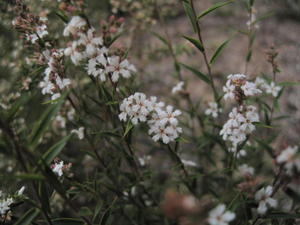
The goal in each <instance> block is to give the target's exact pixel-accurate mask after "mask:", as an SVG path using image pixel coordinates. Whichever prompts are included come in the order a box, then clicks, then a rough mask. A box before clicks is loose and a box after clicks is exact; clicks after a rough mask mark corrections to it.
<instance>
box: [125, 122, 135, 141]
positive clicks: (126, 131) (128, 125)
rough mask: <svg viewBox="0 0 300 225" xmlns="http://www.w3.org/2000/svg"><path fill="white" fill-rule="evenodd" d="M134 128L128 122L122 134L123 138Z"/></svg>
mask: <svg viewBox="0 0 300 225" xmlns="http://www.w3.org/2000/svg"><path fill="white" fill-rule="evenodd" d="M133 127H134V125H133V124H132V123H131V121H128V123H127V125H126V129H125V132H124V134H123V137H126V135H127V134H128V133H129V131H131V129H132V128H133Z"/></svg>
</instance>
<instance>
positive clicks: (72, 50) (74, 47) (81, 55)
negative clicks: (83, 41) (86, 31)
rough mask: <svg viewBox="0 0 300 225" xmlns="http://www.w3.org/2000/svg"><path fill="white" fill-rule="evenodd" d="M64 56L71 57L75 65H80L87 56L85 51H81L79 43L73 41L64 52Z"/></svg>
mask: <svg viewBox="0 0 300 225" xmlns="http://www.w3.org/2000/svg"><path fill="white" fill-rule="evenodd" d="M64 55H66V56H70V57H71V61H72V62H73V63H74V65H78V64H79V63H80V62H81V61H82V60H84V59H86V57H87V55H86V53H85V52H83V51H79V42H78V41H73V42H72V43H71V45H70V46H69V47H67V48H66V49H65V50H64Z"/></svg>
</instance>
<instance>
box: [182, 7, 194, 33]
mask: <svg viewBox="0 0 300 225" xmlns="http://www.w3.org/2000/svg"><path fill="white" fill-rule="evenodd" d="M183 8H184V11H185V13H186V14H187V16H188V17H189V19H190V22H191V24H192V26H193V30H194V32H196V31H197V18H196V15H195V14H194V11H193V9H192V7H191V5H190V3H189V2H187V1H183Z"/></svg>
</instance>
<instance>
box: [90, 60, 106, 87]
mask: <svg viewBox="0 0 300 225" xmlns="http://www.w3.org/2000/svg"><path fill="white" fill-rule="evenodd" d="M106 66H107V60H106V58H105V56H104V55H103V54H100V55H98V56H97V57H95V58H91V59H89V61H88V66H87V73H88V74H89V75H92V76H94V77H99V78H100V80H101V81H106V69H105V67H106Z"/></svg>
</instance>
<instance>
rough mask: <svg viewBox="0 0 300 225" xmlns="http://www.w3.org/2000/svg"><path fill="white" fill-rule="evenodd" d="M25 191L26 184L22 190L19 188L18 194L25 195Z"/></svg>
mask: <svg viewBox="0 0 300 225" xmlns="http://www.w3.org/2000/svg"><path fill="white" fill-rule="evenodd" d="M24 191H25V186H22V187H21V188H20V190H18V192H17V195H23V193H24Z"/></svg>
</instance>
